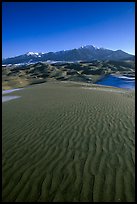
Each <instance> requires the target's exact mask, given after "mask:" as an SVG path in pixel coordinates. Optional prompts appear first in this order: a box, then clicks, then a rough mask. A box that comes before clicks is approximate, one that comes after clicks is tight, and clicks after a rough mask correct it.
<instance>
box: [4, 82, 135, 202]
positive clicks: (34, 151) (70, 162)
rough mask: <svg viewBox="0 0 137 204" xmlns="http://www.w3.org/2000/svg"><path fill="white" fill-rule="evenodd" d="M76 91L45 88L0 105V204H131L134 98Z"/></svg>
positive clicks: (58, 85) (80, 88)
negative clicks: (0, 178) (18, 203)
mask: <svg viewBox="0 0 137 204" xmlns="http://www.w3.org/2000/svg"><path fill="white" fill-rule="evenodd" d="M83 87H84V86H78V85H75V84H74V85H73V84H72V83H71V84H69V83H66V84H65V83H53V84H52V83H45V84H41V85H39V86H37V85H36V86H33V87H29V88H26V89H24V90H22V91H18V95H19V96H21V98H19V99H18V100H12V101H10V102H8V103H3V104H2V111H3V112H2V125H3V127H2V200H3V202H7V201H9V202H18V201H19V202H23V201H24V202H33V201H34V202H42V201H43V202H50V201H51V202H53V201H54V202H55V201H59V202H63V201H64V202H75V201H77V202H80V201H85V202H92V201H94V202H96V201H101V202H103V201H106V202H107V201H114V202H117V201H119V202H122V201H125V202H128V201H135V184H134V181H135V155H134V150H135V132H134V129H135V98H134V95H135V94H134V91H129V92H128V91H127V92H124V93H123V92H115V91H114V92H113V91H102V90H101V88H100V87H99V89H97V88H96V89H88V88H83ZM103 89H104V87H103ZM107 89H108V88H107ZM111 90H112V88H111ZM15 94H16V93H15ZM12 95H14V93H12Z"/></svg>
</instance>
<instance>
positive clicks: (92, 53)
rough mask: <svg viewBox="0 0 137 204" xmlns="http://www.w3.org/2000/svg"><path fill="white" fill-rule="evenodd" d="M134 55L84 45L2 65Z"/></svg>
mask: <svg viewBox="0 0 137 204" xmlns="http://www.w3.org/2000/svg"><path fill="white" fill-rule="evenodd" d="M133 58H134V55H131V54H128V53H126V52H124V51H122V50H116V51H113V50H109V49H105V48H97V47H95V46H93V45H84V46H81V47H80V48H77V49H76V48H75V49H72V50H62V51H58V52H48V53H37V52H27V53H26V54H24V55H20V56H16V57H11V58H7V59H3V60H2V64H3V65H4V64H19V63H20V64H21V63H36V62H40V61H41V62H43V61H48V60H50V61H69V62H74V61H89V60H115V61H117V60H124V59H133Z"/></svg>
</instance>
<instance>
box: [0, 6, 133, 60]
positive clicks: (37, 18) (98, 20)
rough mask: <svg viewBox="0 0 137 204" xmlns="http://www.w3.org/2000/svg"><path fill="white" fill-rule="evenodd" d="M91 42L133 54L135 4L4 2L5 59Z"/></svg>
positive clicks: (64, 48)
mask: <svg viewBox="0 0 137 204" xmlns="http://www.w3.org/2000/svg"><path fill="white" fill-rule="evenodd" d="M89 44H91V45H94V46H97V47H104V48H108V49H112V50H117V49H122V50H124V51H126V52H128V53H131V54H134V52H135V3H134V2H131V3H130V2H57V3H56V2H51V3H50V2H39V3H38V2H26V3H25V2H3V3H2V57H3V58H6V57H12V56H16V55H20V54H24V53H26V52H28V51H33V52H49V51H59V50H67V49H72V48H78V47H80V46H82V45H89Z"/></svg>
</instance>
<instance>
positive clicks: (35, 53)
mask: <svg viewBox="0 0 137 204" xmlns="http://www.w3.org/2000/svg"><path fill="white" fill-rule="evenodd" d="M26 55H28V56H30V55H39V53H37V52H27V53H26Z"/></svg>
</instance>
